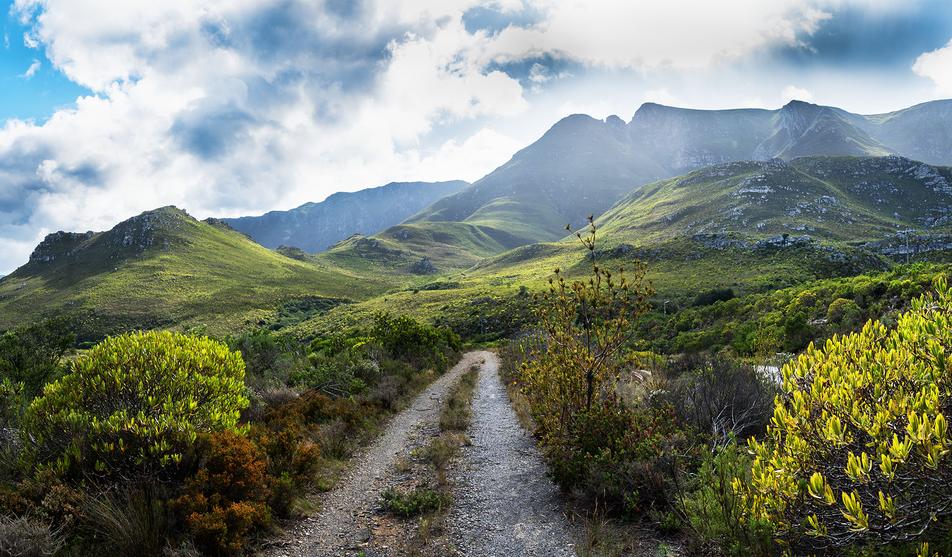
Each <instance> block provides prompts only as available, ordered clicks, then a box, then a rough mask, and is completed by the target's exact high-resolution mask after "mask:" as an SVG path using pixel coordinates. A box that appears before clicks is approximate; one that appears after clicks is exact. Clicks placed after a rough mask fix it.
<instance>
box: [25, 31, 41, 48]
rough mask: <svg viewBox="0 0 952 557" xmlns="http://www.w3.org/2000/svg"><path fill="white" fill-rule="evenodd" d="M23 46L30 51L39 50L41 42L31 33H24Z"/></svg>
mask: <svg viewBox="0 0 952 557" xmlns="http://www.w3.org/2000/svg"><path fill="white" fill-rule="evenodd" d="M23 45H24V46H26V47H27V48H30V49H37V48H39V47H40V41H39V40H38V39H37V38H36V37H34V36H33V35H31V34H29V33H23Z"/></svg>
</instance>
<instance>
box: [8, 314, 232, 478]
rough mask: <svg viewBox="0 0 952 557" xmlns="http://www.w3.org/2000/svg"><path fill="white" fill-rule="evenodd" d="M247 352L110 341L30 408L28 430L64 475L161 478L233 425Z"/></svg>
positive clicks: (163, 336) (139, 336)
mask: <svg viewBox="0 0 952 557" xmlns="http://www.w3.org/2000/svg"><path fill="white" fill-rule="evenodd" d="M244 373H245V366H244V363H243V362H242V359H241V354H239V353H238V352H232V351H230V350H229V349H228V347H227V346H225V345H223V344H221V343H219V342H216V341H213V340H209V339H207V338H195V337H189V336H186V335H182V334H177V333H171V332H147V333H132V334H127V335H122V336H118V337H112V338H108V339H106V340H105V341H103V342H102V343H101V344H99V345H97V346H95V347H94V348H93V349H92V350H90V351H89V352H88V353H87V354H85V355H83V356H81V357H80V358H78V359H77V360H76V361H75V362H73V365H72V370H71V371H70V372H69V373H68V374H66V375H65V376H64V377H62V378H61V379H59V380H58V381H56V382H54V383H51V384H50V385H47V386H46V388H45V389H44V392H43V395H42V396H40V397H39V398H37V399H36V400H34V401H33V402H32V404H31V405H30V407H29V409H28V410H27V413H26V416H25V419H24V421H25V423H24V426H25V427H24V429H25V432H26V434H27V435H26V438H27V439H29V441H30V444H31V449H32V451H33V457H34V458H35V460H36V462H37V464H38V465H40V466H50V467H52V468H53V469H55V470H56V471H57V472H58V473H61V474H73V475H86V476H101V477H126V478H137V479H141V478H142V477H143V476H146V477H153V476H158V475H160V474H162V473H163V471H165V470H167V469H168V468H169V467H170V466H171V465H174V464H176V463H178V462H179V461H180V460H181V458H182V455H183V453H184V451H185V450H186V449H187V448H188V446H190V445H191V444H192V443H193V442H194V441H195V438H196V436H197V435H198V434H199V433H200V432H211V431H217V430H222V429H226V428H232V427H235V425H236V424H237V422H238V417H239V414H240V412H241V409H242V408H244V407H245V406H247V404H248V400H247V398H245V396H244V394H243V393H244V384H243V378H244Z"/></svg>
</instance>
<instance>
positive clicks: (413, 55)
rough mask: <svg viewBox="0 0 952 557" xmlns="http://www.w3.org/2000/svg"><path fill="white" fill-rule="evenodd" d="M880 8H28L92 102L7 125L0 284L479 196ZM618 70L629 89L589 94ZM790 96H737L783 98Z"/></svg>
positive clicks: (427, 4)
mask: <svg viewBox="0 0 952 557" xmlns="http://www.w3.org/2000/svg"><path fill="white" fill-rule="evenodd" d="M863 4H864V3H863V2H861V1H860V0H777V1H774V2H763V1H762V0H724V1H721V2H695V1H689V0H668V1H666V2H663V3H654V2H632V1H630V0H590V1H583V0H558V1H557V0H496V1H492V2H485V1H479V0H326V1H324V2H313V1H309V0H164V1H162V2H150V1H146V0H129V1H126V2H118V3H117V2H106V1H105V0H15V1H14V8H13V15H14V16H15V17H17V18H18V20H19V21H20V22H22V23H23V24H24V25H25V26H26V27H27V28H28V30H27V32H26V33H25V34H24V38H23V40H24V44H25V45H27V46H28V47H29V48H33V49H38V50H39V49H42V52H43V54H44V55H45V56H46V58H47V59H48V62H49V66H48V68H52V69H53V70H57V71H59V72H62V73H63V74H64V75H65V76H66V77H67V78H69V79H70V80H71V81H73V82H75V83H77V84H79V85H82V86H83V87H85V88H87V89H88V90H89V91H91V92H92V93H91V94H89V95H88V96H84V97H81V98H79V99H77V101H76V103H75V106H72V107H68V108H64V109H60V110H58V111H56V112H55V113H54V114H52V115H51V116H50V118H48V119H47V120H46V121H44V122H42V123H34V122H26V121H19V120H9V121H7V122H6V123H4V124H2V125H0V273H3V272H7V271H9V270H11V269H12V268H14V267H15V266H16V265H18V264H20V263H22V262H24V261H25V260H26V258H27V256H28V255H29V250H30V249H31V248H32V247H33V245H35V243H36V242H38V241H39V239H41V238H42V235H43V234H45V233H47V232H49V231H52V230H57V229H70V230H88V229H106V228H109V227H110V226H112V225H113V224H115V222H117V221H118V220H121V219H123V218H127V217H129V216H131V215H134V214H136V213H138V212H141V211H143V210H146V209H150V208H154V207H157V206H161V205H166V204H170V203H171V204H176V205H179V206H181V207H183V208H186V209H188V210H189V211H190V212H192V214H195V215H196V216H208V215H221V216H235V215H239V214H246V213H250V212H254V213H260V212H262V211H266V210H270V209H280V208H289V207H293V206H296V205H299V204H301V203H304V202H307V201H319V200H320V199H323V198H324V197H325V196H327V195H329V194H331V193H333V192H335V191H344V190H354V189H358V188H361V187H368V186H373V185H379V184H383V183H386V182H388V181H391V180H434V179H452V178H464V179H469V180H475V179H478V178H479V177H481V176H482V175H483V174H485V173H487V172H489V171H491V170H492V169H494V168H495V167H496V166H498V165H500V164H502V163H504V162H505V161H506V160H507V159H508V158H509V156H511V154H512V153H513V152H514V151H515V150H517V149H518V148H521V147H523V146H524V145H525V144H526V143H527V142H528V141H529V140H531V139H533V138H534V137H537V136H538V134H539V133H541V131H542V130H544V129H545V127H547V126H548V125H549V124H551V122H552V121H553V120H554V119H556V118H557V117H558V116H560V115H561V114H558V111H559V109H560V107H562V108H565V109H568V108H570V107H571V106H575V107H578V108H580V109H581V108H584V107H588V108H587V109H586V110H591V111H594V112H599V113H604V115H607V114H608V113H610V112H609V111H611V112H619V111H620V112H621V113H624V114H630V111H632V110H633V109H634V108H635V104H636V103H637V101H638V100H639V99H641V98H642V97H643V96H644V95H643V94H642V91H646V90H647V91H649V95H651V96H654V97H656V98H657V99H659V100H662V101H668V102H671V101H673V100H677V99H685V101H687V102H690V101H692V100H694V101H695V102H697V101H696V99H697V98H698V97H699V96H705V97H706V96H707V95H708V92H709V90H708V89H706V88H705V87H706V86H707V84H706V83H703V84H700V85H699V84H697V83H692V82H689V81H684V80H681V81H679V80H678V79H677V78H672V79H669V80H667V81H665V82H664V83H660V82H659V83H657V84H654V85H646V84H645V83H644V81H647V79H648V78H647V77H644V76H651V77H657V76H659V75H662V74H663V75H667V76H672V75H675V76H676V75H678V74H677V72H684V71H692V70H693V69H697V68H703V71H701V72H698V73H697V74H696V75H708V74H707V73H705V72H709V73H710V75H717V74H718V72H720V70H721V69H722V68H723V67H724V66H725V65H730V64H737V63H739V61H745V60H751V59H753V58H756V57H757V56H764V55H765V53H769V52H771V50H772V49H775V48H778V47H780V46H785V47H788V48H806V47H807V45H808V44H809V39H810V38H811V37H812V36H813V35H814V34H816V32H817V30H818V29H820V27H821V26H822V25H823V24H824V23H825V22H827V21H828V19H829V18H830V14H832V13H835V12H836V10H838V9H841V8H842V7H843V6H862V5H863ZM880 4H881V6H880ZM893 4H894V3H893V2H891V0H881V1H880V2H877V3H876V5H877V6H880V7H878V8H877V9H887V8H888V7H889V6H891V5H893ZM37 58H38V60H43V58H41V57H39V56H38V57H37ZM43 63H46V60H44V61H43ZM923 67H925V66H923ZM924 71H925V70H924ZM930 71H931V70H930ZM936 71H938V70H936ZM612 72H615V73H614V74H613V73H612ZM621 72H625V75H628V76H636V77H633V78H630V79H631V81H630V82H629V83H630V85H631V86H630V87H628V88H625V89H620V88H619V87H617V86H615V84H614V83H613V82H610V80H608V79H607V78H606V79H605V80H604V82H603V83H604V87H603V89H602V90H601V91H602V92H603V93H604V94H602V93H598V94H595V93H591V89H590V88H588V86H591V85H592V83H591V82H588V81H585V80H586V79H588V78H589V77H590V75H601V74H604V75H608V74H611V75H614V76H617V75H619V73H621ZM721 73H723V72H721ZM740 73H743V72H740ZM933 73H934V72H933ZM936 75H940V74H936ZM638 76H641V77H638ZM740 77H742V78H745V77H746V76H744V75H741V76H740ZM636 78H637V79H641V78H644V79H643V81H641V82H638V83H637V84H636V83H635V80H636ZM751 79H753V77H751ZM791 80H792V78H783V80H782V81H771V82H770V84H769V89H756V88H754V87H751V86H750V85H749V83H745V82H740V81H738V83H737V85H736V88H737V89H739V90H740V91H741V92H742V95H743V96H744V97H751V98H753V97H756V96H758V95H759V96H763V97H764V98H775V95H776V91H777V90H779V89H780V88H781V87H782V86H783V84H784V83H788V82H789V81H791ZM797 83H800V84H801V85H803V84H805V85H807V86H809V87H810V88H811V89H815V90H817V91H818V92H822V91H821V90H820V89H818V86H817V85H815V84H814V83H812V82H808V81H800V80H797ZM583 85H585V86H586V87H583ZM765 87H766V86H765ZM692 90H693V91H701V93H697V92H692ZM586 91H589V93H587V94H586ZM717 94H718V95H721V97H720V98H724V97H726V96H727V95H728V94H729V91H728V92H724V91H718V93H717ZM823 97H824V98H827V95H825V94H824V95H823ZM705 102H709V101H706V100H705ZM735 104H736V103H735Z"/></svg>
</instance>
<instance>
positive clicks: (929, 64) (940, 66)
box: [912, 40, 952, 95]
mask: <svg viewBox="0 0 952 557" xmlns="http://www.w3.org/2000/svg"><path fill="white" fill-rule="evenodd" d="M912 71H914V72H915V73H916V74H917V75H921V76H922V77H926V78H928V79H931V80H932V81H933V82H935V84H936V88H937V89H938V90H939V92H940V93H941V94H946V95H947V94H952V40H950V41H949V44H947V45H945V46H944V47H943V48H939V49H937V50H933V51H932V52H925V53H923V54H921V55H920V56H919V57H918V58H916V61H915V63H914V64H913V65H912Z"/></svg>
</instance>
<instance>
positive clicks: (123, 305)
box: [0, 207, 383, 337]
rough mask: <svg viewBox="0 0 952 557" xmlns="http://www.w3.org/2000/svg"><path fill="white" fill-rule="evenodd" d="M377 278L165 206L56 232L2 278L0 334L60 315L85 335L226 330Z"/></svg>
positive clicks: (369, 288) (369, 289)
mask: <svg viewBox="0 0 952 557" xmlns="http://www.w3.org/2000/svg"><path fill="white" fill-rule="evenodd" d="M382 289H383V285H382V284H380V283H379V281H377V280H376V279H374V278H373V277H359V278H358V277H355V276H353V275H348V274H345V273H343V272H341V271H340V270H337V269H333V268H329V267H327V266H321V265H318V264H315V263H312V262H307V261H300V260H297V259H293V258H290V257H286V256H284V255H281V254H279V253H277V252H274V251H271V250H268V249H267V248H264V247H262V246H260V245H258V244H256V243H254V242H252V241H251V240H249V239H248V238H247V237H246V236H244V235H243V234H241V233H239V232H236V231H234V230H232V229H231V228H229V227H228V226H227V225H225V224H224V223H221V222H220V221H216V220H209V221H198V220H196V219H194V218H192V217H191V216H189V215H188V214H187V213H185V212H184V211H181V210H179V209H176V208H174V207H164V208H161V209H157V210H154V211H148V212H145V213H142V214H141V215H138V216H136V217H133V218H131V219H129V220H126V221H124V222H122V223H119V224H118V225H116V226H115V227H114V228H112V229H111V230H109V231H106V232H84V233H74V232H57V233H54V234H50V235H48V236H47V237H46V239H44V240H43V242H42V243H40V244H39V245H38V246H37V247H36V249H35V250H34V252H33V254H32V255H31V256H30V260H29V262H28V263H26V264H25V265H23V266H22V267H20V268H19V269H17V270H16V271H14V272H13V273H12V274H10V275H8V276H6V277H4V278H3V279H2V280H0V329H4V328H8V327H11V326H14V325H16V324H18V323H22V322H26V321H30V320H33V319H36V318H39V317H42V316H43V315H47V314H53V313H57V312H65V313H70V314H76V315H78V316H79V317H80V318H81V319H82V320H83V321H84V323H85V324H84V328H83V334H84V335H87V336H89V337H96V336H101V335H103V334H109V333H113V332H117V331H121V330H126V329H129V328H149V327H159V326H172V325H180V326H199V325H200V326H203V327H204V328H206V329H207V330H208V331H209V332H214V333H223V332H229V331H232V330H235V329H237V328H239V327H240V326H241V325H242V324H243V323H246V322H258V321H260V320H266V319H268V318H269V317H270V316H272V315H273V314H274V312H275V311H276V309H277V308H279V307H280V306H281V305H282V304H285V303H288V302H293V301H295V300H300V299H309V300H313V299H315V298H320V297H323V298H330V299H335V300H344V299H351V300H352V299H359V298H360V297H362V296H367V295H369V294H373V293H376V292H379V291H381V290H382Z"/></svg>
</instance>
